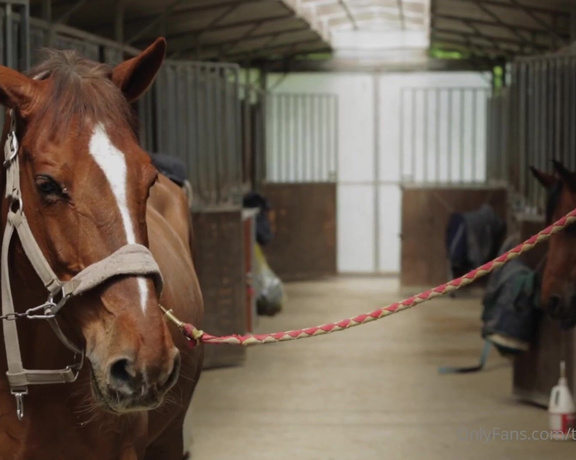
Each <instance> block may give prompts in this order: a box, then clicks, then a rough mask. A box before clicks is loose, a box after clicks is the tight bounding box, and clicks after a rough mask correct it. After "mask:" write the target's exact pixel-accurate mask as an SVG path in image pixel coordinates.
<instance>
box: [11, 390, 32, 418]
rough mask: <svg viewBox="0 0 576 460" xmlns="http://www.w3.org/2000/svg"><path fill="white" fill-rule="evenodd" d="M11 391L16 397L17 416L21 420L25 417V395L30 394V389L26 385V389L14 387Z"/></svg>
mask: <svg viewBox="0 0 576 460" xmlns="http://www.w3.org/2000/svg"><path fill="white" fill-rule="evenodd" d="M10 392H11V393H12V395H13V396H14V397H15V398H16V417H18V421H20V422H21V421H22V419H23V418H24V396H26V395H27V394H28V389H27V388H26V387H24V389H17V390H15V389H12V390H10Z"/></svg>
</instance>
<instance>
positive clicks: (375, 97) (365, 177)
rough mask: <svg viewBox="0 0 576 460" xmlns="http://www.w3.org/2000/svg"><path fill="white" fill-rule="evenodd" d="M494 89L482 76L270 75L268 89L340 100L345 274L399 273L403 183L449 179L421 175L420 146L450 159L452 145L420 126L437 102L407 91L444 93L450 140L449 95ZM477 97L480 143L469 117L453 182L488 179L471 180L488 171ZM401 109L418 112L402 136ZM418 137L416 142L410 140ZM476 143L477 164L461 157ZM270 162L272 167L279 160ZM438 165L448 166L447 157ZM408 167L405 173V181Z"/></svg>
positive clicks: (456, 148) (341, 265) (431, 172)
mask: <svg viewBox="0 0 576 460" xmlns="http://www.w3.org/2000/svg"><path fill="white" fill-rule="evenodd" d="M489 86H490V83H489V79H488V78H486V76H485V75H484V74H482V73H480V72H412V73H364V72H357V73H345V72H333V73H323V72H315V73H293V74H289V75H287V76H286V75H279V74H278V75H270V78H269V88H271V89H272V91H278V92H281V93H290V92H293V93H312V94H315V93H316V94H320V93H321V94H325V93H333V94H336V95H338V108H339V110H338V117H339V120H338V127H339V132H338V150H339V151H338V161H337V165H338V170H337V184H338V201H337V202H338V205H337V207H338V213H337V214H338V221H337V227H338V232H337V256H338V257H337V259H338V271H339V272H340V273H399V272H400V267H401V262H400V243H401V242H400V239H399V235H400V229H401V225H400V222H401V218H400V217H401V201H402V198H401V195H402V194H401V190H400V183H401V181H402V180H423V179H424V178H426V179H427V180H429V181H434V182H438V181H443V180H444V179H445V177H448V175H447V174H442V173H437V171H436V170H435V169H434V165H432V166H431V167H426V168H425V170H426V171H427V172H426V174H423V173H422V171H424V169H423V168H422V167H421V166H422V164H423V162H422V161H421V158H423V154H422V152H421V150H422V148H421V147H422V146H423V145H424V144H425V143H426V144H427V145H429V146H431V147H430V148H431V149H433V148H434V146H439V147H440V150H441V152H444V150H446V149H443V148H444V147H445V146H446V145H448V141H447V139H446V134H441V135H440V137H439V141H438V142H437V141H436V140H435V138H434V133H433V128H434V126H436V125H434V123H433V122H432V121H431V122H430V124H429V127H428V128H429V129H428V128H424V127H423V125H422V119H423V112H424V107H426V110H427V113H429V114H434V113H435V111H436V110H437V108H436V106H435V102H434V101H435V99H434V98H433V97H432V96H431V98H430V101H429V103H424V101H423V99H422V96H421V94H419V95H418V96H417V98H416V99H415V100H414V103H413V102H412V100H411V99H409V98H408V97H406V98H405V100H404V101H402V98H401V95H402V90H403V89H407V88H412V89H414V88H439V89H443V91H442V92H439V100H440V105H441V108H440V105H439V106H438V113H439V114H440V117H438V118H441V119H442V120H443V122H442V123H443V124H442V125H441V127H440V128H441V129H442V133H444V130H445V129H448V126H447V123H446V119H445V117H444V118H443V117H442V114H446V113H447V110H448V109H447V107H448V105H447V104H448V96H447V93H446V90H447V89H448V88H468V89H469V88H489ZM466 97H468V96H465V98H464V105H465V106H466V107H467V106H468V105H470V104H469V103H470V100H469V99H466ZM478 97H479V99H478V105H477V108H478V114H477V115H478V116H477V117H475V122H476V124H477V125H478V129H477V131H475V132H477V133H478V135H477V136H476V137H474V136H473V135H472V131H471V130H470V129H469V127H470V122H471V120H472V117H468V118H466V120H468V124H466V128H465V133H464V136H465V142H463V143H462V142H456V141H455V142H453V145H452V148H453V150H450V152H453V155H454V159H453V160H450V162H449V164H450V165H451V167H453V168H454V170H455V173H454V174H452V175H451V176H450V177H451V180H452V181H457V182H470V181H473V180H474V181H476V180H483V177H484V175H483V174H480V173H478V174H476V175H475V176H474V177H473V176H472V175H470V174H469V171H476V172H483V166H482V165H483V161H484V160H483V159H484V148H483V145H484V144H483V142H484V122H485V120H484V118H483V117H482V116H481V112H482V110H483V109H482V107H483V102H482V101H481V100H480V96H478ZM460 101H461V99H460V96H459V95H458V97H454V99H453V114H454V115H455V116H456V115H457V114H458V113H460V112H459V111H460V109H459V107H461V102H460ZM402 103H404V104H408V106H409V107H413V108H414V110H413V112H414V116H413V117H412V118H413V120H412V121H409V120H408V118H410V117H409V116H408V115H406V120H405V125H404V130H405V132H404V135H403V136H401V133H402V128H401V123H400V113H401V104H402ZM407 113H408V112H407ZM410 113H411V112H410ZM429 118H430V120H434V119H435V118H434V117H429ZM454 126H455V128H454V129H458V128H459V123H458V122H457V121H455V123H454ZM412 132H413V135H411V134H408V133H412ZM401 138H404V139H405V140H406V139H412V138H414V145H415V151H412V150H410V148H408V147H406V146H404V147H403V146H402V145H401V144H402V142H401ZM454 139H457V136H454ZM406 144H407V145H408V144H409V143H408V142H406ZM461 144H462V145H461ZM472 144H474V145H476V146H477V149H476V151H477V156H476V157H475V158H472V157H466V156H465V155H464V154H460V153H459V152H460V151H462V152H464V151H465V150H466V148H468V146H469V145H472ZM403 148H404V153H403V154H402V151H403ZM413 150H414V149H413ZM437 155H440V153H437ZM402 156H405V157H406V158H405V160H406V161H402V160H401V158H402ZM460 157H463V158H464V162H463V164H462V165H460V163H459V158H460ZM414 158H415V159H416V164H414V165H413V166H414V168H413V169H414V174H412V173H410V171H407V169H410V168H409V167H410V165H412V162H411V161H412V159H414ZM430 158H432V156H430ZM269 161H274V158H272V159H269ZM431 162H432V160H431ZM440 162H441V163H442V162H444V163H447V161H446V158H445V155H444V156H442V157H441V159H440ZM442 164H443V163H442ZM447 164H448V163H447ZM402 165H404V168H403V169H404V171H403V173H402V174H401V169H402ZM452 165H453V166H452ZM460 171H462V172H463V174H460ZM408 173H410V174H408ZM407 178H408V179H407ZM294 180H297V178H294Z"/></svg>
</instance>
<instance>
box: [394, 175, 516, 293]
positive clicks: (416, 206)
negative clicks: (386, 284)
mask: <svg viewBox="0 0 576 460" xmlns="http://www.w3.org/2000/svg"><path fill="white" fill-rule="evenodd" d="M484 203H487V204H490V205H492V206H493V207H494V209H495V211H496V212H497V213H498V215H500V216H501V217H502V218H503V219H504V220H506V208H507V192H506V189H504V188H489V187H478V186H476V187H412V186H405V187H404V188H403V190H402V250H401V275H400V281H401V285H402V287H406V288H421V287H430V286H436V285H438V284H441V283H445V282H446V281H448V279H447V277H448V258H447V254H446V243H445V234H446V226H447V225H448V219H449V217H450V214H451V213H452V212H465V211H473V210H476V209H478V208H479V207H480V206H481V205H482V204H484Z"/></svg>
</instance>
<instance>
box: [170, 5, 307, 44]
mask: <svg viewBox="0 0 576 460" xmlns="http://www.w3.org/2000/svg"><path fill="white" fill-rule="evenodd" d="M287 19H299V18H298V17H297V16H294V13H293V12H290V13H283V14H279V15H276V16H269V17H267V18H263V19H260V20H261V21H263V22H267V23H270V22H276V21H278V22H282V21H285V20H287ZM299 20H300V22H304V23H306V22H305V21H304V20H302V19H299ZM252 24H254V19H251V20H245V21H238V22H230V23H227V24H222V25H215V26H212V27H210V32H221V31H224V30H229V29H237V28H240V27H246V26H251V25H252ZM202 30H203V29H192V30H186V31H183V32H175V33H173V34H168V35H167V36H166V39H167V40H168V41H170V40H173V39H176V38H186V37H190V36H194V34H195V33H198V32H200V31H202Z"/></svg>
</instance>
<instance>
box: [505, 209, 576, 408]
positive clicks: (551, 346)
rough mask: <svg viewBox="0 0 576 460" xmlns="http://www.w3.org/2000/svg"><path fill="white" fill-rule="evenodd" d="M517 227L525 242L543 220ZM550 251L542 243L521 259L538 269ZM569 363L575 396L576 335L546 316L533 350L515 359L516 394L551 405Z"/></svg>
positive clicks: (526, 219)
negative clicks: (561, 367)
mask: <svg viewBox="0 0 576 460" xmlns="http://www.w3.org/2000/svg"><path fill="white" fill-rule="evenodd" d="M517 225H518V229H519V233H520V238H521V239H522V240H525V239H527V238H529V237H530V236H532V235H534V234H535V233H537V232H538V231H540V230H542V228H544V226H545V222H544V219H543V218H535V217H533V216H518V219H517ZM547 250H548V243H547V242H546V243H542V244H539V245H538V246H536V247H535V248H534V249H533V250H531V251H529V252H527V253H525V254H523V255H522V256H521V257H522V258H523V260H524V261H525V262H526V263H527V264H528V265H529V266H530V267H531V268H534V269H535V268H536V267H537V266H538V265H539V264H540V263H542V259H543V257H544V256H545V254H546V251H547ZM562 359H563V360H565V361H566V375H567V377H568V383H569V384H570V387H571V390H572V394H576V333H575V332H574V330H570V331H563V330H562V329H561V328H560V326H559V324H558V322H556V321H552V320H551V319H550V318H548V317H547V316H545V315H542V317H541V320H540V324H539V326H538V336H537V340H536V342H535V343H533V344H532V345H531V346H530V349H529V350H528V351H527V352H525V353H522V354H520V355H518V356H517V357H516V358H515V359H514V395H516V396H517V397H518V398H520V399H522V400H524V401H529V402H531V403H534V404H540V405H543V406H547V405H548V399H549V397H550V391H551V390H552V387H553V386H554V385H556V384H557V383H558V378H559V373H560V371H559V363H560V361H561V360H562Z"/></svg>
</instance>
